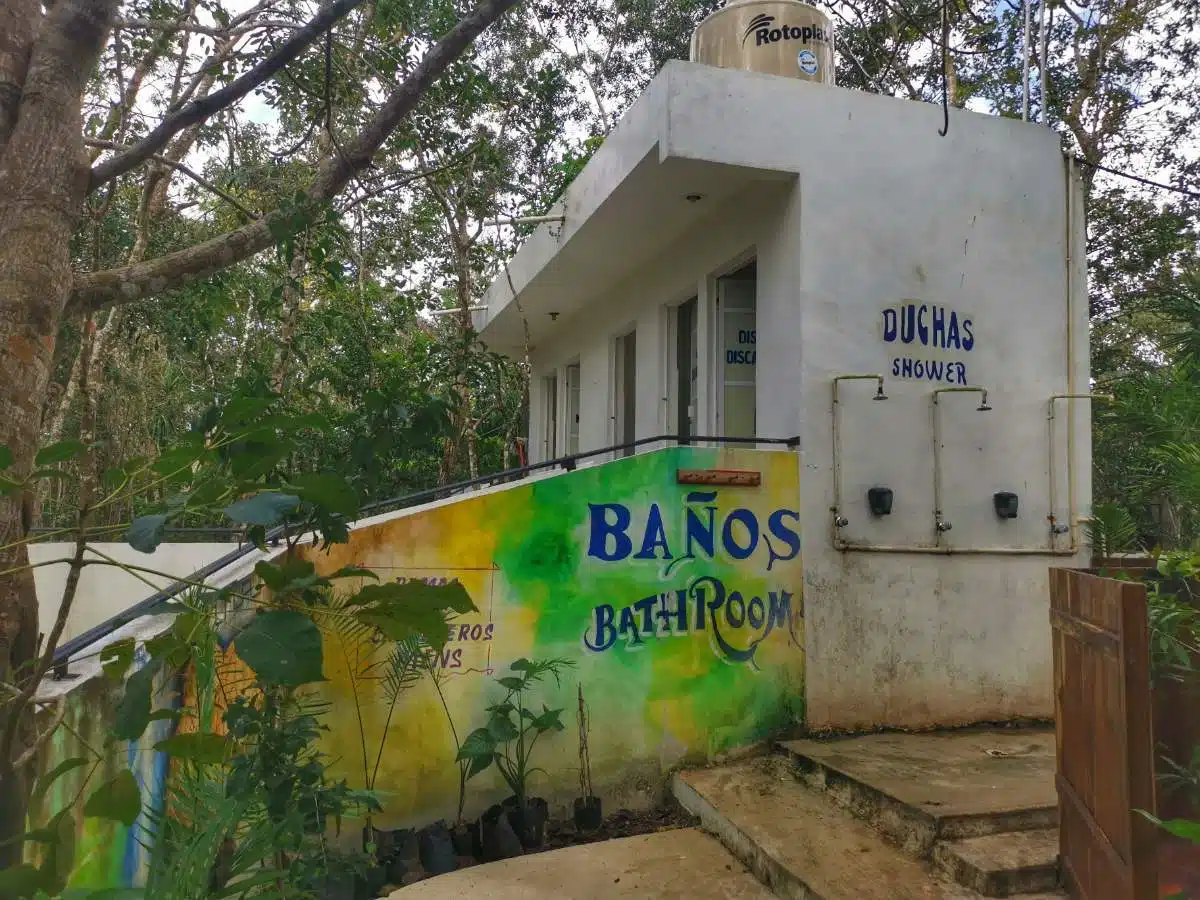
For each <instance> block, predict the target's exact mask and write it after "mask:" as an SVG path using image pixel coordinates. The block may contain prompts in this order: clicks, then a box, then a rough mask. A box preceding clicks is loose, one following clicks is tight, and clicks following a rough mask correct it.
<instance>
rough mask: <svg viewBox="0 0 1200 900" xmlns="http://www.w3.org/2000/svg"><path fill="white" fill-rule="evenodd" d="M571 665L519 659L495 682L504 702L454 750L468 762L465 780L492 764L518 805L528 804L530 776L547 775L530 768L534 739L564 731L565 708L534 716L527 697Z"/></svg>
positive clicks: (490, 710) (561, 661)
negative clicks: (499, 687)
mask: <svg viewBox="0 0 1200 900" xmlns="http://www.w3.org/2000/svg"><path fill="white" fill-rule="evenodd" d="M574 665H575V663H573V662H572V661H571V660H568V659H547V660H535V661H530V660H528V659H518V660H517V661H516V662H514V663H513V664H512V665H511V666H510V667H509V668H510V670H511V671H512V673H513V674H511V675H504V676H501V677H500V678H497V679H496V682H497V684H499V685H500V686H501V687H502V688H504V690H505V694H504V699H502V700H501V701H500V702H499V703H497V704H495V705H493V706H489V707H488V708H487V711H488V713H489V718H488V723H487V725H486V726H485V727H483V728H477V729H475V730H474V731H472V732H471V733H470V734H469V735H467V739H466V740H465V741H463V744H462V746H461V747H460V748H459V751H458V757H457V759H458V761H460V762H462V761H468V760H469V761H470V767H469V768H468V770H467V778H472V777H474V776H475V775H478V774H479V773H480V772H483V771H485V770H486V769H487V768H488V767H489V766H491V765H492V764H493V763H494V764H495V766H496V768H497V769H499V770H500V775H501V777H502V778H503V779H504V781H505V783H506V784H507V785H508V787H509V789H510V790H512V792H513V795H514V796H515V797H516V798H517V805H518V806H520V807H524V806H525V805H526V803H527V801H528V798H529V777H530V776H531V775H533V773H535V772H542V773H543V774H544V773H545V770H544V769H541V768H537V767H534V766H532V765H531V759H532V756H533V749H534V747H536V746H537V742H538V739H539V738H540V737H541V736H542V735H543V734H546V733H547V732H551V731H562V730H564V728H565V726H564V725H563V723H562V714H563V709H561V708H560V709H550V707H548V706H546V705H545V704H542V711H541V712H540V713H535V712H534V711H533V709H531V706H532V703H531V702H530V697H529V695H530V693H531V692H532V688H533V686H534V685H535V684H538V683H540V682H541V681H543V680H544V678H545V677H546V676H547V675H552V676H554V681H555V683H556V684H557V683H559V676H560V674H561V673H562V672H563V671H564V670H565V669H567V668H570V667H572V666H574Z"/></svg>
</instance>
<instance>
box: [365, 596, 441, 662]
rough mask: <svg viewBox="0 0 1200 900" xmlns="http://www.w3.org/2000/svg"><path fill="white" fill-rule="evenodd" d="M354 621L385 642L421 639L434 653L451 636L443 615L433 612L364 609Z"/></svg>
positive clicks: (403, 608) (389, 607) (396, 606)
mask: <svg viewBox="0 0 1200 900" xmlns="http://www.w3.org/2000/svg"><path fill="white" fill-rule="evenodd" d="M355 618H357V619H358V620H359V621H360V622H362V623H363V624H364V625H368V626H370V627H372V628H374V629H376V630H377V631H379V632H381V633H382V634H383V635H384V637H386V638H387V639H388V640H392V641H407V640H409V639H411V638H414V637H421V638H424V640H425V642H426V643H427V644H428V645H429V646H430V647H432V648H433V649H434V650H439V651H440V650H441V649H442V648H443V647H445V646H446V641H447V640H449V637H450V626H449V625H447V624H446V620H445V618H444V617H443V616H442V614H441V613H440V612H438V611H437V610H434V609H412V608H407V607H404V606H400V605H388V606H386V607H382V608H372V609H366V610H363V611H361V612H359V613H357V614H356V616H355Z"/></svg>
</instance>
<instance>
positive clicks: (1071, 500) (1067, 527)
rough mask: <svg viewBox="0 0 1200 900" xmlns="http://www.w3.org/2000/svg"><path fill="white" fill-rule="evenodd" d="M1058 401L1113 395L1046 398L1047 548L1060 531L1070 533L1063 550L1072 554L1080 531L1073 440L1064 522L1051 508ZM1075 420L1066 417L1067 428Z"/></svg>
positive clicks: (1055, 488)
mask: <svg viewBox="0 0 1200 900" xmlns="http://www.w3.org/2000/svg"><path fill="white" fill-rule="evenodd" d="M1059 400H1105V401H1108V402H1110V403H1111V402H1113V401H1114V400H1115V398H1114V397H1113V396H1112V394H1097V393H1090V394H1070V393H1068V394H1052V395H1051V396H1050V399H1049V400H1048V401H1046V430H1047V439H1046V447H1047V449H1048V453H1049V456H1048V462H1049V469H1048V474H1049V478H1050V491H1049V493H1050V514H1049V515H1048V516H1046V521H1048V522H1049V523H1050V549H1051V550H1057V549H1058V546H1057V539H1058V536H1059V535H1060V534H1066V535H1070V542H1069V544H1068V546H1067V547H1066V548H1065V550H1064V552H1065V553H1069V554H1072V555H1073V554H1075V553H1077V552H1079V532H1078V525H1079V523H1078V521H1077V520H1076V518H1075V459H1074V453H1073V452H1072V451H1073V449H1074V448H1073V446H1072V445H1073V442H1071V441H1068V443H1067V448H1068V449H1067V453H1068V456H1067V521H1066V524H1060V523H1059V521H1058V519H1057V518H1056V517H1055V515H1054V510H1055V509H1057V508H1058V478H1057V477H1056V468H1057V467H1056V466H1055V463H1056V462H1057V459H1056V458H1055V457H1056V452H1055V442H1054V424H1055V418H1054V404H1055V403H1056V402H1058V401H1059ZM1073 425H1074V422H1073V421H1072V420H1071V419H1070V418H1068V420H1067V428H1069V429H1071V430H1072V431H1073V430H1074V429H1073V428H1072V426H1073Z"/></svg>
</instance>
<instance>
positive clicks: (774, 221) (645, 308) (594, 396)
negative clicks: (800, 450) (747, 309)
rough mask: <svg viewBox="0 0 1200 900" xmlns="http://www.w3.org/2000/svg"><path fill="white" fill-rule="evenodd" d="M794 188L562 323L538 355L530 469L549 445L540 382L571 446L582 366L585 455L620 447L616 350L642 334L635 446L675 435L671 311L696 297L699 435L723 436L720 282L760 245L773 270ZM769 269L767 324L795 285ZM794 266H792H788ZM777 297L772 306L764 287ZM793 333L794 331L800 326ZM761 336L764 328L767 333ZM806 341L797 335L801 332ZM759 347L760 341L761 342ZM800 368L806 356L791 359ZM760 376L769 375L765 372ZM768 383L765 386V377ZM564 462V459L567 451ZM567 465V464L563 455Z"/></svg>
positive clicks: (751, 199)
mask: <svg viewBox="0 0 1200 900" xmlns="http://www.w3.org/2000/svg"><path fill="white" fill-rule="evenodd" d="M789 192H790V188H789V187H788V186H787V185H785V184H780V183H778V182H772V183H764V184H759V185H755V186H754V187H753V188H752V190H751V191H749V192H747V193H745V194H743V195H741V196H740V197H739V198H738V199H737V200H736V201H733V202H728V203H725V204H722V205H721V206H719V207H717V208H715V209H714V210H713V211H712V213H711V214H710V215H709V217H708V218H707V219H705V220H703V221H702V222H701V223H700V224H699V225H698V226H697V227H696V228H695V229H693V230H691V231H690V232H689V233H687V234H686V235H685V236H684V237H683V238H682V239H680V240H679V241H677V242H676V243H675V244H674V245H672V247H671V248H670V249H669V250H668V251H667V252H666V253H664V254H663V255H662V257H661V258H659V259H658V260H656V261H655V262H654V263H653V264H651V265H648V266H645V267H643V268H640V269H639V270H638V271H636V272H635V273H633V274H632V275H630V276H629V277H628V278H626V279H625V280H623V281H622V282H621V284H620V285H619V286H618V287H617V288H616V289H615V290H613V291H612V292H611V293H608V294H606V295H605V296H604V297H603V298H602V299H600V300H599V301H597V302H595V303H592V304H589V306H588V307H587V308H586V309H584V310H583V311H582V312H580V313H579V314H577V315H575V316H574V317H572V318H570V319H567V320H566V321H560V322H559V323H558V325H559V327H558V329H557V330H556V332H555V335H554V338H553V340H552V341H547V342H543V344H542V345H540V346H537V347H534V348H533V352H532V353H531V357H532V368H533V371H532V378H533V382H532V383H533V385H534V390H533V391H532V392H531V396H530V416H529V420H530V424H531V429H530V446H531V448H533V449H531V451H530V454H531V460H532V461H534V462H539V461H541V460H542V456H541V454H542V452H543V450H544V448H545V443H546V440H545V439H546V436H545V434H544V433H543V428H544V427H545V422H546V415H545V406H544V404H545V400H546V397H545V392H544V390H543V381H542V379H544V378H546V377H547V376H549V375H551V374H556V373H557V375H558V383H559V395H560V399H559V410H560V412H559V416H558V422H559V439H558V446H559V447H560V448H563V447H565V446H566V433H567V426H568V423H567V421H566V402H565V399H564V397H563V389H562V386H563V385H564V384H565V383H566V367H567V365H568V364H570V363H572V362H575V361H578V362H579V364H580V372H579V374H580V391H579V447H580V450H581V451H587V450H594V449H598V448H601V447H607V446H611V445H612V444H615V443H617V441H616V439H615V435H614V432H613V418H612V417H613V415H614V406H613V404H614V402H615V397H614V384H615V379H614V373H613V341H614V340H616V338H618V337H620V336H621V335H623V334H626V333H628V332H629V331H630V330H632V329H634V328H636V329H637V387H636V389H637V409H636V413H637V416H636V419H637V421H636V427H635V432H636V435H637V437H638V438H639V439H640V438H647V437H654V436H656V435H661V434H674V433H675V430H676V428H675V418H674V412H675V410H674V407H673V405H672V403H671V402H670V398H671V397H672V396H673V387H672V379H673V377H674V373H673V371H672V366H673V362H674V338H675V334H674V328H673V326H672V313H673V308H674V307H675V306H678V305H679V304H681V303H684V302H686V301H688V300H690V299H691V298H692V297H696V298H697V300H698V302H697V315H698V316H699V327H698V333H697V344H698V347H699V351H698V353H699V369H700V372H699V378H698V394H699V397H698V398H697V410H698V418H699V427H698V431H699V432H700V433H707V434H711V433H713V431H714V430H715V429H716V386H717V380H716V379H717V373H718V372H719V366H718V362H719V360H718V359H717V356H716V353H717V351H716V349H715V341H714V339H713V329H714V328H715V327H716V323H715V317H714V314H713V310H714V298H715V296H716V278H715V277H713V276H714V273H724V272H725V271H727V270H728V269H730V268H733V267H736V266H737V265H738V264H739V263H740V262H744V261H745V260H746V259H747V258H748V257H753V256H754V254H755V250H756V248H757V247H758V245H759V244H760V243H761V244H763V250H762V251H760V252H762V253H766V254H767V260H768V264H770V262H769V261H770V260H773V259H774V258H775V257H776V256H779V255H781V254H779V253H777V252H776V253H774V255H772V251H769V250H767V248H768V247H772V248H774V247H776V246H778V243H779V242H778V238H777V235H778V233H779V222H780V216H781V214H782V213H783V211H784V205H785V202H784V199H783V198H786V196H787V195H788V193H789ZM763 263H764V260H763V257H762V256H760V275H759V285H758V291H759V300H758V304H759V316H760V319H759V321H760V323H761V321H762V319H761V317H762V315H763V313H762V309H763V306H764V303H771V304H772V305H783V303H784V301H785V300H786V297H787V290H788V288H787V283H786V281H785V280H783V279H779V278H773V279H770V280H768V281H766V282H764V279H763V277H762V274H761V267H762V265H763ZM784 264H785V265H786V263H784ZM767 284H769V285H770V290H772V291H774V292H775V293H774V294H773V295H772V296H771V298H770V300H764V291H765V290H766V289H767V288H766V287H765V285H767ZM789 327H796V326H795V323H791V324H789ZM759 330H760V333H761V331H762V325H761V324H760V325H759ZM794 333H796V334H798V327H796V331H795V332H794ZM760 340H761V338H760ZM792 355H793V357H794V358H795V359H796V361H797V362H798V356H795V354H794V352H793V353H792ZM762 356H763V353H762V344H761V343H760V344H759V363H760V366H761V365H762ZM759 371H760V372H761V371H763V370H762V369H761V368H760V369H759ZM760 379H761V376H760ZM762 391H763V387H762V385H761V380H760V386H759V392H760V400H759V410H760V412H759V415H760V422H761V415H762V403H763V399H762ZM789 423H790V424H791V426H792V429H793V430H791V431H781V432H779V433H778V434H776V433H774V432H770V431H766V430H764V428H763V427H762V426H761V425H760V427H759V435H760V436H772V437H790V436H792V435H795V434H797V433H798V432H797V431H796V430H795V421H794V417H791V418H785V419H784V420H783V424H782V425H781V427H784V426H785V425H786V424H789ZM564 453H565V451H564ZM560 455H563V454H560Z"/></svg>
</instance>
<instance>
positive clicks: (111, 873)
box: [26, 650, 179, 888]
mask: <svg viewBox="0 0 1200 900" xmlns="http://www.w3.org/2000/svg"><path fill="white" fill-rule="evenodd" d="M145 662H146V656H145V652H144V651H142V650H139V652H138V656H137V658H136V659H135V663H134V667H133V670H132V671H136V670H137V669H138V668H140V667H141V666H142V665H143V664H144V663H145ZM122 693H123V686H122V685H121V684H120V683H117V682H114V681H111V680H110V679H108V678H105V677H103V676H100V675H97V676H95V677H91V678H88V679H87V680H85V681H82V682H77V683H75V684H73V685H71V687H70V689H69V691H68V693H67V696H66V714H65V716H64V719H63V725H62V727H60V728H58V729H56V730H55V731H54V734H53V735H52V736H51V738H50V740H49V742H48V744H47V745H46V747H45V749H43V751H42V752H41V753H40V754H39V756H38V760H37V764H36V774H35V778H41V777H42V776H44V775H46V774H47V773H50V772H53V771H54V770H55V769H56V768H57V767H59V766H60V765H63V764H64V763H67V762H68V761H70V760H80V761H82V763H83V764H81V765H79V766H78V767H74V768H71V769H70V771H68V772H66V773H65V774H63V775H62V776H60V777H58V778H56V779H55V780H54V781H53V783H52V784H51V785H50V787H49V788H48V790H46V791H45V793H44V794H41V795H40V796H37V797H35V798H34V800H33V802H32V803H31V804H30V822H31V825H33V826H42V825H44V824H45V823H46V822H48V821H49V820H50V819H51V818H52V817H53V816H54V815H55V814H56V813H58V812H59V810H62V809H64V808H66V807H71V808H72V815H73V817H74V821H75V866H74V868H73V870H72V873H71V879H70V886H71V887H77V888H109V887H132V886H134V885H138V884H141V883H142V882H143V881H144V879H145V875H146V867H147V865H148V863H149V850H148V847H147V838H148V837H149V835H150V831H149V827H148V823H147V821H146V814H145V812H143V814H142V815H141V816H140V817H139V818H138V820H137V821H135V822H134V823H133V825H132V826H126V825H124V824H122V823H120V822H116V821H113V820H111V819H98V818H85V817H84V815H83V806H84V804H83V802H81V801H80V798H83V800H86V799H87V797H89V796H90V795H91V794H92V793H93V792H94V791H95V790H96V789H97V788H98V787H99V786H100V785H102V784H104V783H106V782H108V781H111V780H112V779H113V778H115V777H117V775H118V774H120V772H121V770H122V769H127V770H129V771H130V772H132V773H133V776H134V778H135V779H136V781H137V783H138V787H139V790H140V792H141V795H142V798H143V802H144V803H145V804H147V805H148V806H149V807H150V808H151V809H161V808H162V803H163V798H164V793H165V789H166V779H167V774H168V768H169V763H170V760H169V757H168V756H167V755H166V754H165V753H160V752H157V751H155V750H153V749H152V748H153V746H154V744H156V743H157V742H158V741H160V740H163V739H164V738H166V737H169V736H170V735H171V733H172V732H173V730H174V727H175V725H174V723H173V722H171V721H168V720H160V721H155V722H151V723H150V726H149V727H148V728H147V729H146V732H145V734H143V735H142V737H141V739H140V740H138V741H117V742H110V741H109V729H110V728H111V727H112V724H113V722H114V720H115V717H116V709H117V704H118V702H119V700H120V699H121V696H122ZM153 696H154V698H155V707H156V708H163V707H170V708H176V707H178V705H179V690H178V684H177V680H176V679H175V678H174V677H160V678H158V679H156V681H155V686H154V689H153ZM42 715H43V716H47V715H49V713H48V712H45V711H44V712H43V713H42ZM26 849H27V857H28V858H29V860H30V861H32V862H34V863H35V864H36V863H39V862H40V858H39V856H38V850H39V845H38V844H35V843H33V842H29V843H27V844H26Z"/></svg>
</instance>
